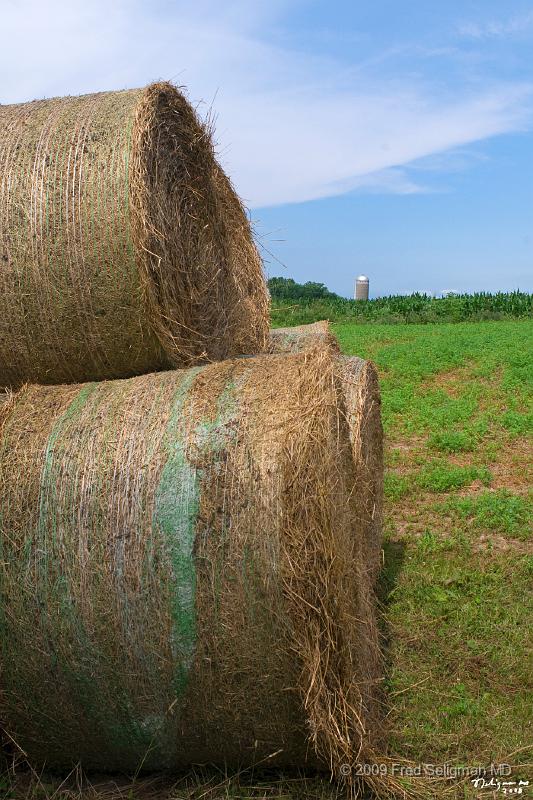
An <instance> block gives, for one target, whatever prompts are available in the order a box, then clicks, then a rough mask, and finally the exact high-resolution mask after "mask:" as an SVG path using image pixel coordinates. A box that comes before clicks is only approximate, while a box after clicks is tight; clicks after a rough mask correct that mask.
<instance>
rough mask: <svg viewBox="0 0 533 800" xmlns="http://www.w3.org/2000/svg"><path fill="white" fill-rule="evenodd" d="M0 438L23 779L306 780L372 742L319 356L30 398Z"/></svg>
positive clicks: (1, 680) (370, 702)
mask: <svg viewBox="0 0 533 800" xmlns="http://www.w3.org/2000/svg"><path fill="white" fill-rule="evenodd" d="M1 413H2V435H1V439H0V444H1V450H0V475H1V482H0V493H1V494H0V496H1V499H2V513H1V515H0V546H1V553H0V586H1V593H0V676H1V677H0V687H1V691H0V717H1V718H2V719H3V720H5V721H6V726H7V728H8V730H9V732H10V734H11V735H12V736H13V738H14V739H15V740H16V741H17V742H18V743H19V744H20V746H21V747H23V748H24V750H25V752H27V753H28V755H29V757H30V759H31V760H33V761H34V762H35V763H43V762H46V763H47V765H48V766H50V767H61V768H63V767H64V768H68V767H71V766H72V765H74V764H76V763H78V762H79V763H81V764H82V765H83V766H84V767H85V768H87V769H97V770H122V769H125V770H135V769H137V768H144V769H165V768H179V767H182V766H186V765H189V764H191V762H212V761H214V762H218V763H226V764H227V765H229V766H237V765H243V764H244V765H249V764H252V763H258V762H262V763H263V765H265V764H266V765H299V766H301V765H304V764H308V765H312V766H322V767H326V768H327V767H329V766H331V767H332V768H333V769H336V768H337V769H338V767H339V764H340V763H344V762H348V763H352V762H354V761H355V760H356V759H357V758H358V757H361V758H363V757H364V755H365V754H366V753H368V752H370V751H371V750H372V749H373V748H374V747H375V746H376V742H378V740H379V738H380V716H381V703H380V691H379V685H380V680H381V663H380V657H379V650H378V645H377V632H376V624H375V613H374V611H375V609H374V606H373V599H372V592H371V591H370V589H369V583H368V580H367V572H366V569H365V565H364V558H365V553H364V547H363V543H362V533H361V530H360V524H359V521H358V520H359V516H358V514H357V513H356V508H355V507H356V505H357V503H358V502H359V500H358V499H357V498H356V497H355V493H354V481H355V479H356V476H355V471H354V466H353V458H352V453H351V447H350V441H349V434H348V430H347V425H346V412H345V409H344V407H343V397H342V391H341V390H340V388H339V385H338V376H337V367H336V362H335V360H334V359H333V358H331V354H330V353H328V352H326V351H319V352H316V353H302V354H297V355H286V356H258V357H256V358H249V359H235V360H233V361H228V362H223V363H220V364H212V365H208V366H204V367H197V368H193V369H191V370H184V371H172V372H162V373H158V374H152V375H146V376H141V377H137V378H132V379H129V380H123V381H113V382H108V383H93V384H88V385H81V386H80V385H71V386H54V387H46V386H45V387H42V386H41V387H36V386H33V387H29V388H25V389H22V390H21V391H20V392H19V393H18V394H17V395H15V397H14V398H13V399H12V400H11V401H10V402H9V404H8V406H7V408H6V407H4V409H3V411H2V412H1Z"/></svg>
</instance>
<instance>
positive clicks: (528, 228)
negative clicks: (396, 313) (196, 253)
mask: <svg viewBox="0 0 533 800" xmlns="http://www.w3.org/2000/svg"><path fill="white" fill-rule="evenodd" d="M2 28H3V30H2V33H3V37H2V39H3V46H2V50H1V51H0V102H3V103H9V102H18V101H22V100H27V99H33V98H36V97H43V96H52V95H58V94H76V93H83V92H88V91H95V90H101V89H113V88H122V87H129V86H137V85H142V84H145V83H147V82H149V81H151V80H155V79H159V78H166V79H170V80H173V81H174V82H176V83H178V84H182V85H185V86H187V89H188V93H189V96H190V98H191V100H192V101H193V102H194V103H195V104H197V105H198V108H199V112H200V114H202V115H207V114H211V115H212V116H214V117H215V119H216V138H217V144H218V150H219V154H220V158H221V160H222V162H223V164H224V166H225V168H226V169H227V171H228V173H229V174H230V175H231V177H232V179H233V181H234V184H235V186H236V188H237V190H238V191H239V193H240V194H241V196H242V197H243V199H244V201H245V202H246V204H247V205H248V206H249V207H250V209H251V214H252V218H253V220H254V225H255V228H256V231H257V235H258V240H259V242H260V244H261V247H262V248H263V255H264V257H265V260H266V267H267V271H268V273H269V274H270V275H285V276H287V277H294V278H295V279H297V280H301V281H305V280H318V281H323V282H325V283H326V284H327V285H328V286H329V287H330V288H331V289H333V290H335V291H337V292H339V293H340V294H345V295H349V294H350V293H351V292H352V287H353V279H354V277H355V276H356V275H357V274H358V273H360V272H364V273H365V274H367V275H369V277H370V280H371V293H372V294H374V295H377V294H388V293H395V292H410V291H414V290H420V291H434V292H439V291H441V290H443V289H454V290H464V291H474V290H491V291H494V290H498V289H503V290H510V289H514V288H518V287H519V288H521V289H523V290H529V291H533V157H532V156H533V47H532V46H533V2H531V0H530V1H529V2H523V1H519V0H506V2H502V1H501V0H498V2H494V1H493V0H482V1H481V0H461V2H458V1H456V0H446V2H444V3H437V2H428V0H404V2H402V0H372V2H370V1H368V2H367V0H359V1H358V2H355V1H354V0H352V2H348V1H347V0H346V1H344V0H341V1H340V2H334V1H332V0H330V2H325V0H268V2H267V1H266V0H258V2H253V1H252V0H228V2H225V3H221V2H220V0H217V2H215V0H196V2H188V1H187V2H185V1H184V0H174V2H170V1H169V0H151V2H138V1H137V0H115V1H114V2H109V0H107V2H105V1H104V0H92V2H91V0H70V2H66V1H65V0H47V2H46V3H42V0H3V1H2Z"/></svg>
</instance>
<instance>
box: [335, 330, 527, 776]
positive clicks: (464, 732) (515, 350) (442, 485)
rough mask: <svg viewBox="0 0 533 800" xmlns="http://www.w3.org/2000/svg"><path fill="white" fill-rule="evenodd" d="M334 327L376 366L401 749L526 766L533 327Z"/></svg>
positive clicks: (419, 757) (397, 745) (415, 754)
mask: <svg viewBox="0 0 533 800" xmlns="http://www.w3.org/2000/svg"><path fill="white" fill-rule="evenodd" d="M335 330H336V333H337V335H338V337H339V340H340V342H341V345H342V348H343V350H344V352H346V353H351V354H357V355H361V356H364V357H366V358H370V359H372V360H373V361H374V362H375V363H376V364H377V366H378V369H379V371H380V376H381V388H382V402H383V419H384V426H385V433H386V479H385V492H386V521H385V531H386V541H385V568H384V572H383V575H382V581H381V599H382V602H383V604H384V610H385V615H386V619H387V625H388V631H387V639H388V643H389V644H388V651H387V660H388V676H387V689H388V692H389V699H390V704H391V708H390V714H389V721H390V746H391V750H392V752H394V753H396V754H398V755H400V756H403V757H405V758H409V759H412V760H414V761H417V762H418V761H423V762H429V763H434V764H442V763H445V762H451V763H453V764H457V765H461V764H462V765H465V764H466V765H480V764H490V763H491V762H498V761H500V762H504V761H509V762H510V763H512V764H526V763H529V764H531V763H532V762H533V749H532V747H531V746H532V745H533V683H532V681H533V660H532V650H533V648H532V637H533V634H532V628H533V541H532V530H531V521H532V516H533V495H532V490H531V487H532V485H533V480H532V478H533V474H532V461H533V448H532V434H533V426H532V421H533V420H532V410H533V356H532V354H533V322H532V321H525V322H495V323H491V322H484V323H463V324H456V325H453V324H448V325H415V326H403V327H401V328H400V327H394V328H392V329H391V327H390V326H385V325H383V326H366V327H363V326H359V327H357V326H355V325H352V326H350V325H337V326H336V328H335ZM526 772H528V768H527V767H518V768H517V769H516V771H515V774H516V775H518V774H525V773H526ZM528 777H529V778H530V779H531V778H532V777H533V775H532V772H531V768H529V775H528Z"/></svg>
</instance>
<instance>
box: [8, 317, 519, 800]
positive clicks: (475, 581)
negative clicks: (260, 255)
mask: <svg viewBox="0 0 533 800" xmlns="http://www.w3.org/2000/svg"><path fill="white" fill-rule="evenodd" d="M335 332H336V334H337V335H338V338H339V341H340V343H341V346H342V349H343V350H344V352H346V353H349V354H357V355H360V356H364V357H365V358H370V359H372V360H373V361H374V362H375V363H376V364H377V366H378V368H379V372H380V376H381V388H382V400H383V420H384V426H385V433H386V481H385V491H386V520H385V549H384V570H383V574H382V580H381V587H380V595H381V603H382V606H383V612H384V626H383V630H384V639H385V641H386V656H387V679H386V680H387V689H388V696H389V701H390V711H389V716H388V719H389V725H390V737H389V739H390V750H391V754H393V755H396V756H400V757H403V758H406V759H411V760H412V761H414V762H420V761H422V762H426V763H432V764H437V765H440V764H443V763H445V762H449V763H451V764H453V765H456V766H479V765H483V766H485V765H488V764H490V763H491V762H494V763H498V762H509V763H511V764H513V765H515V768H514V772H513V778H512V779H513V780H519V779H520V778H521V779H523V780H527V779H528V778H529V780H530V781H531V783H532V784H533V769H532V767H531V766H529V767H528V766H527V764H529V765H531V764H532V763H533V748H532V745H533V713H532V712H533V685H532V677H533V663H532V639H531V636H532V634H531V631H532V628H533V592H532V586H533V541H532V531H531V518H532V512H533V494H532V491H531V486H532V484H533V481H532V477H533V474H532V447H531V443H532V435H533V364H532V353H533V320H525V321H501V322H479V323H471V322H469V323H456V324H434V325H431V324H426V325H354V324H338V325H336V326H335ZM413 781H414V782H415V784H416V778H415V779H413ZM33 786H34V787H35V786H36V784H35V782H34V784H33ZM5 787H6V791H10V789H9V783H8V782H6V783H5ZM55 788H57V787H55ZM55 788H54V786H52V787H50V786H48V785H47V786H46V787H45V788H44V789H40V788H39V787H38V785H37V788H36V789H35V788H34V789H32V792H35V791H37V793H38V794H39V793H41V795H42V796H44V795H45V794H48V795H51V794H52V793H53V791H55ZM421 788H423V787H421ZM106 791H108V789H106ZM154 791H156V787H154ZM338 791H339V790H338V789H335V788H334V787H333V786H332V785H331V784H329V783H328V782H323V783H322V782H320V781H316V780H315V781H305V780H303V779H301V778H292V780H288V779H287V777H286V776H268V777H266V776H264V775H263V776H258V775H249V774H248V775H243V776H240V777H239V778H236V779H232V780H226V779H225V776H223V775H216V776H215V777H213V776H212V775H210V776H206V775H205V774H200V775H197V776H196V777H192V778H190V779H187V780H184V781H183V782H182V783H180V784H178V785H177V786H176V787H175V788H174V789H173V790H172V791H171V792H170V794H169V793H166V796H171V797H172V798H175V799H176V800H178V798H195V799H196V800H200V799H201V800H213V799H214V798H219V797H220V798H222V797H224V798H234V800H236V798H240V800H243V799H244V798H256V799H257V798H266V797H268V798H270V797H272V798H278V800H282V798H284V799H285V800H294V798H301V799H302V800H303V798H323V800H331V798H333V797H337V796H340V795H338ZM423 791H426V790H423ZM528 791H530V789H529V790H528V789H527V788H526V789H524V790H523V795H522V796H527V792H528ZM144 792H145V787H143V788H142V791H141V795H142V794H144ZM151 792H152V790H151V789H150V790H149V794H150V793H151ZM133 794H135V792H133ZM439 794H440V790H439ZM60 795H61V791H60V792H59V793H58V794H55V797H56V798H58V797H59V796H60ZM70 796H72V795H70ZM92 796H96V794H93V795H92ZM100 796H101V795H100ZM128 796H133V795H131V794H130V795H128ZM151 796H155V795H153V794H151ZM426 796H427V797H428V798H429V797H436V796H438V794H437V793H436V790H435V789H432V788H428V789H427V795H426ZM447 796H454V797H455V796H456V797H475V796H487V797H488V796H491V797H492V796H493V795H492V794H490V793H489V792H485V793H484V794H482V795H479V794H478V793H474V792H472V791H471V790H470V788H469V785H468V783H467V784H465V785H463V786H459V787H452V788H451V789H450V794H448V795H447ZM494 796H498V797H499V796H500V794H498V795H494Z"/></svg>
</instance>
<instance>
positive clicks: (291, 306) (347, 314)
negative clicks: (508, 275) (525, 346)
mask: <svg viewBox="0 0 533 800" xmlns="http://www.w3.org/2000/svg"><path fill="white" fill-rule="evenodd" d="M531 316H533V294H528V293H526V292H518V291H516V292H507V293H505V292H497V293H496V294H490V293H489V292H477V293H475V294H456V295H450V296H448V297H438V298H435V297H430V296H428V295H424V294H412V295H391V296H390V297H378V298H376V299H374V300H348V299H347V298H344V297H335V296H333V297H328V298H323V299H322V298H320V299H310V300H305V299H301V300H294V301H287V300H280V299H276V298H275V297H273V302H272V323H273V324H274V325H301V324H305V323H309V322H315V321H317V320H321V319H329V320H332V321H342V320H345V321H347V322H384V323H410V322H411V323H425V322H463V321H466V320H483V319H489V320H490V319H503V318H521V317H531Z"/></svg>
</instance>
